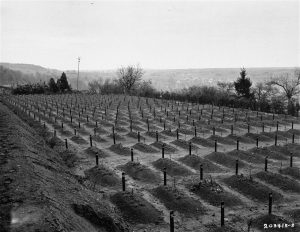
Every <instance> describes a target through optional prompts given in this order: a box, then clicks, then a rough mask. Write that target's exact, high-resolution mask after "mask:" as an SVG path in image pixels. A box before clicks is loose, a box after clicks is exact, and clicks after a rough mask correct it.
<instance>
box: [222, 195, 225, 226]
mask: <svg viewBox="0 0 300 232" xmlns="http://www.w3.org/2000/svg"><path fill="white" fill-rule="evenodd" d="M224 225H225V223H224V202H223V201H222V202H221V226H224Z"/></svg>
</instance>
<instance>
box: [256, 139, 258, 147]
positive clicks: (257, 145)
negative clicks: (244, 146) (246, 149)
mask: <svg viewBox="0 0 300 232" xmlns="http://www.w3.org/2000/svg"><path fill="white" fill-rule="evenodd" d="M256 148H258V137H257V138H256Z"/></svg>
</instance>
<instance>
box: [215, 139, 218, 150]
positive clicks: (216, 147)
mask: <svg viewBox="0 0 300 232" xmlns="http://www.w3.org/2000/svg"><path fill="white" fill-rule="evenodd" d="M217 149H218V142H217V140H215V152H217Z"/></svg>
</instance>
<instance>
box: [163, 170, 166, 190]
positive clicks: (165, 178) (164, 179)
mask: <svg viewBox="0 0 300 232" xmlns="http://www.w3.org/2000/svg"><path fill="white" fill-rule="evenodd" d="M163 171H164V186H166V185H167V169H166V168H164V170H163Z"/></svg>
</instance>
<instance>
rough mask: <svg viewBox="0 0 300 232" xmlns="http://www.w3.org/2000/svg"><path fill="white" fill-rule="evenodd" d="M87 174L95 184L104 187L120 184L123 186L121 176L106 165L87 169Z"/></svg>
mask: <svg viewBox="0 0 300 232" xmlns="http://www.w3.org/2000/svg"><path fill="white" fill-rule="evenodd" d="M85 176H86V178H87V179H88V180H89V181H90V182H91V183H92V184H94V185H101V186H104V187H108V186H109V187H114V186H120V188H121V178H119V177H118V176H117V175H116V174H115V173H114V172H112V171H111V170H109V169H108V168H106V167H105V166H104V165H99V166H95V167H93V168H91V169H88V170H86V171H85Z"/></svg>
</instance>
